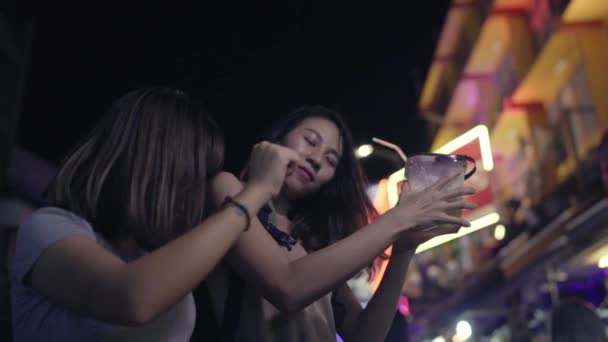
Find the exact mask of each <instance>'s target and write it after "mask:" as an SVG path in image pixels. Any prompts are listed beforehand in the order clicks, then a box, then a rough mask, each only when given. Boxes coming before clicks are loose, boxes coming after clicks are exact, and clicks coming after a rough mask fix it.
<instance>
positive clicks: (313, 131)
mask: <svg viewBox="0 0 608 342" xmlns="http://www.w3.org/2000/svg"><path fill="white" fill-rule="evenodd" d="M306 130H307V131H309V132H312V133H313V134H314V135H315V136H317V138H318V139H319V140H321V141H324V139H323V136H322V135H321V134H320V133H319V132H317V131H316V130H314V129H312V128H306ZM329 153H333V154H335V155H336V157H338V159H340V158H342V155H341V154H340V153H338V151H337V150H336V149H335V148H330V149H329Z"/></svg>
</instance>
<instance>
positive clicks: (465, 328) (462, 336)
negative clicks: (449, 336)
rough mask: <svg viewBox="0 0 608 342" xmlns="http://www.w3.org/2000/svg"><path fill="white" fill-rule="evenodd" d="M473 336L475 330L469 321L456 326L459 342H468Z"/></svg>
mask: <svg viewBox="0 0 608 342" xmlns="http://www.w3.org/2000/svg"><path fill="white" fill-rule="evenodd" d="M472 335H473V328H471V324H470V323H469V322H467V321H460V322H458V324H456V337H457V338H458V340H459V341H466V340H467V339H468V338H469V337H471V336H472Z"/></svg>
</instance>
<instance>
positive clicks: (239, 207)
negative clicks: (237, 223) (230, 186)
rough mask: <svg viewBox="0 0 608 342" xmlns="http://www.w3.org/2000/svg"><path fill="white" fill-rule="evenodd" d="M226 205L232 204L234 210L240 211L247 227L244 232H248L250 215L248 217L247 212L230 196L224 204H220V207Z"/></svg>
mask: <svg viewBox="0 0 608 342" xmlns="http://www.w3.org/2000/svg"><path fill="white" fill-rule="evenodd" d="M228 204H232V205H233V206H234V207H235V208H237V209H238V210H240V211H241V212H242V213H243V215H245V222H246V223H247V225H246V226H245V231H247V230H249V226H250V225H251V215H249V210H247V208H246V207H245V206H244V205H242V204H241V203H239V202H238V201H236V200H235V199H234V198H232V197H230V196H226V198H225V199H224V202H222V207H223V206H225V205H228Z"/></svg>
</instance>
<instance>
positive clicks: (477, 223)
mask: <svg viewBox="0 0 608 342" xmlns="http://www.w3.org/2000/svg"><path fill="white" fill-rule="evenodd" d="M499 221H500V215H498V213H496V212H494V213H490V214H487V215H485V216H482V217H480V218H478V219H477V220H474V221H473V222H471V227H468V228H465V227H463V228H460V230H459V231H458V233H454V234H445V235H440V236H437V237H434V238H432V239H430V240H429V241H427V242H425V243H423V244H421V245H420V246H418V249H416V254H418V253H422V252H424V251H427V250H429V249H431V248H435V247H437V246H439V245H442V244H444V243H446V242H450V241H452V240H455V239H458V238H460V237H462V236H465V235H467V234H471V233H473V232H476V231H478V230H480V229H483V228H485V227H487V226H490V225H493V224H495V223H498V222H499Z"/></svg>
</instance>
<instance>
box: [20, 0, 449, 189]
mask: <svg viewBox="0 0 608 342" xmlns="http://www.w3.org/2000/svg"><path fill="white" fill-rule="evenodd" d="M125 3H127V1H123V3H118V2H117V3H115V4H112V3H110V2H107V1H106V2H102V3H101V2H100V3H98V4H95V5H91V4H88V3H87V4H82V5H80V6H70V7H68V6H64V7H62V6H63V5H58V4H53V5H52V6H50V5H49V6H47V7H46V8H43V9H42V10H41V11H40V15H39V17H38V20H37V22H36V29H35V35H34V40H33V50H32V56H31V63H30V69H29V79H28V84H27V89H26V94H25V98H24V103H23V107H22V108H23V112H22V115H21V118H20V123H19V130H18V138H17V143H18V144H20V145H22V146H24V147H26V148H27V149H30V150H31V151H33V152H34V153H36V154H38V155H40V156H41V157H43V158H45V159H48V160H50V161H52V162H54V163H57V162H59V161H60V160H61V159H62V158H63V157H64V156H65V154H66V153H67V152H68V151H69V150H70V149H71V147H72V146H73V145H74V144H75V143H76V142H77V141H78V140H79V139H80V138H82V137H83V136H84V135H85V134H86V133H87V131H88V130H89V129H90V128H91V127H92V125H93V124H94V123H95V122H96V120H97V119H98V118H99V116H100V115H101V114H102V113H103V111H104V110H105V109H106V107H107V106H108V105H109V104H110V102H111V101H112V100H113V99H115V98H117V97H118V96H120V95H122V94H123V93H125V92H126V91H128V90H131V89H134V88H136V87H140V86H144V85H153V84H161V85H171V86H175V87H179V88H182V89H185V90H189V91H191V92H193V93H196V94H197V95H200V96H201V97H202V98H203V99H204V100H205V102H206V104H207V108H208V110H209V111H210V112H211V113H212V115H213V116H214V117H215V118H216V120H217V121H218V122H219V123H220V124H221V125H222V127H223V128H224V131H225V134H226V136H227V151H226V166H227V168H228V169H230V170H232V171H237V169H238V168H240V166H241V165H242V164H243V162H244V161H245V159H246V157H247V155H248V153H249V150H250V147H251V145H252V144H253V143H254V142H255V140H254V139H255V137H256V136H257V135H258V134H259V133H260V130H262V129H264V127H267V126H268V125H269V123H270V122H272V121H273V120H275V119H276V118H277V117H279V116H281V115H283V114H284V113H286V112H288V111H289V110H291V109H293V108H295V107H297V106H300V105H304V104H322V105H326V106H330V107H333V108H335V109H337V110H339V111H340V112H342V113H343V114H344V115H345V116H346V117H347V120H348V121H349V123H350V124H351V126H352V127H353V130H354V135H355V138H356V140H357V143H362V142H367V141H368V140H369V139H370V138H371V137H372V136H379V137H383V138H386V139H389V140H393V141H395V142H396V143H399V144H400V145H402V146H403V147H405V149H406V152H409V153H412V152H417V151H423V150H426V149H428V147H429V144H430V140H429V137H428V136H427V135H426V128H425V124H424V122H423V121H422V120H421V119H420V118H419V116H418V113H417V111H416V103H417V100H418V96H419V93H420V90H421V89H420V88H421V87H422V84H423V82H424V78H425V76H426V72H427V70H428V66H429V64H430V62H431V59H432V54H433V50H434V47H435V44H436V42H437V38H438V36H439V33H440V30H441V26H442V24H443V20H444V17H445V13H446V9H447V5H448V1H447V0H431V1H401V3H399V4H394V5H392V7H390V6H388V5H387V7H379V6H380V5H378V4H376V3H374V4H373V5H372V3H371V2H368V3H367V4H360V5H356V4H354V2H349V3H347V4H337V3H329V2H326V3H324V2H321V3H316V2H310V1H308V2H300V3H296V2H276V3H270V2H264V3H260V2H244V3H239V4H237V3H232V2H230V3H228V2H221V3H219V2H212V3H209V4H201V3H203V1H199V2H198V3H197V5H188V4H184V3H180V2H168V1H167V2H162V3H160V4H159V5H150V4H149V3H146V5H145V6H144V5H143V2H142V5H141V6H140V7H137V6H135V5H126V4H125ZM95 6H97V7H95ZM125 6H128V7H125ZM237 123H238V126H237ZM396 166H398V165H394V163H391V162H389V161H386V159H384V158H381V157H375V158H370V159H369V160H366V161H365V162H364V167H365V169H366V171H367V172H368V175H369V177H370V178H372V179H375V178H378V177H382V176H385V175H386V174H387V173H388V172H390V171H392V170H393V169H394V168H395V167H396Z"/></svg>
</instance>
